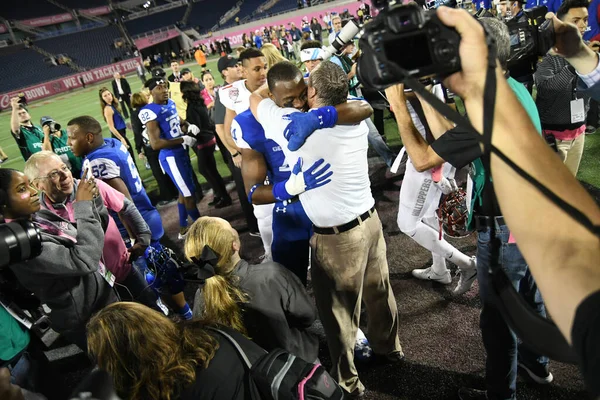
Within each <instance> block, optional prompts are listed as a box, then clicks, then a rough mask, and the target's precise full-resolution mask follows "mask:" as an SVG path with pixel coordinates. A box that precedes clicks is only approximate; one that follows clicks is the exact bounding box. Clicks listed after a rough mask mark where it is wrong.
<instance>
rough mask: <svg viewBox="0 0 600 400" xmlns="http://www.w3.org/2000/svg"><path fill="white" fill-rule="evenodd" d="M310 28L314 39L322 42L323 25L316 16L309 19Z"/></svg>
mask: <svg viewBox="0 0 600 400" xmlns="http://www.w3.org/2000/svg"><path fill="white" fill-rule="evenodd" d="M310 30H311V31H312V34H313V39H314V40H316V41H319V42H323V27H322V26H321V24H320V23H319V21H318V20H317V18H316V17H313V18H312V20H311V21H310Z"/></svg>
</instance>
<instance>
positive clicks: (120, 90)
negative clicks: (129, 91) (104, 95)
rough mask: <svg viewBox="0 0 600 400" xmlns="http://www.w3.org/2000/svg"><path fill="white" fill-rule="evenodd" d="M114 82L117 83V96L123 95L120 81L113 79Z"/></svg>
mask: <svg viewBox="0 0 600 400" xmlns="http://www.w3.org/2000/svg"><path fill="white" fill-rule="evenodd" d="M115 81H116V82H117V89H119V94H125V93H124V92H123V88H122V87H121V79H115Z"/></svg>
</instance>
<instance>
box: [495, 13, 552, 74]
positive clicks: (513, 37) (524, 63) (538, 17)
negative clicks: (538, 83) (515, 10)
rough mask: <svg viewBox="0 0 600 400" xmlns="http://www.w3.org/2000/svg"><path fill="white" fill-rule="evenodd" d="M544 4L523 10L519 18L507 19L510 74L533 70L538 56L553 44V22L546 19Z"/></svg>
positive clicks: (531, 71)
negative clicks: (522, 14)
mask: <svg viewBox="0 0 600 400" xmlns="http://www.w3.org/2000/svg"><path fill="white" fill-rule="evenodd" d="M547 12H548V8H546V6H539V7H534V8H532V9H530V10H526V11H524V17H525V18H522V19H521V20H516V19H512V20H508V21H507V22H506V26H507V27H508V31H509V34H510V57H509V59H508V69H509V71H510V72H511V76H514V77H518V76H519V75H521V74H527V73H529V74H531V73H533V72H535V67H536V63H537V60H538V57H543V56H545V55H546V53H548V50H550V48H551V47H552V46H553V45H554V40H555V36H554V24H553V23H552V21H551V20H547V19H546V17H545V16H546V13H547Z"/></svg>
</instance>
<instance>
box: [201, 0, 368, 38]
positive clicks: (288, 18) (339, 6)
mask: <svg viewBox="0 0 600 400" xmlns="http://www.w3.org/2000/svg"><path fill="white" fill-rule="evenodd" d="M368 2H369V3H371V2H370V1H368ZM361 4H362V3H361V2H360V1H356V0H342V1H337V2H334V3H325V4H320V5H318V6H315V7H310V8H304V9H301V10H295V11H290V12H289V13H286V14H280V15H276V16H273V17H269V18H264V19H259V20H257V21H251V22H249V23H246V24H244V25H240V26H235V27H232V28H228V29H224V30H222V31H217V32H214V33H213V34H212V35H211V36H209V37H205V38H202V39H200V40H196V41H195V42H194V46H197V45H199V44H200V43H203V44H205V45H206V46H209V45H210V43H211V42H214V41H215V40H219V41H221V40H223V39H225V37H227V38H229V43H230V44H231V47H233V48H235V47H237V46H241V44H242V34H244V33H246V34H248V33H249V32H254V31H256V30H257V29H260V28H264V27H265V26H275V25H278V26H279V25H284V26H286V27H289V24H291V23H292V22H293V23H294V24H295V25H296V26H297V27H298V28H301V27H302V19H303V18H304V17H306V18H308V20H309V21H310V20H311V18H312V17H316V18H317V19H319V16H320V15H324V14H326V13H327V12H331V13H332V12H335V13H338V14H340V13H342V12H344V10H348V11H349V12H350V14H352V15H353V16H356V11H357V10H358V8H359V7H360V6H361ZM371 9H372V10H373V8H371Z"/></svg>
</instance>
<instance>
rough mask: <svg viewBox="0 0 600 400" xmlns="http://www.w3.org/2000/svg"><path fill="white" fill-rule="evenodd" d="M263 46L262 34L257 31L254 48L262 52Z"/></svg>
mask: <svg viewBox="0 0 600 400" xmlns="http://www.w3.org/2000/svg"><path fill="white" fill-rule="evenodd" d="M262 45H263V41H262V33H261V32H260V31H259V30H258V29H257V30H256V32H254V47H256V48H257V49H259V50H260V48H262Z"/></svg>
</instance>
